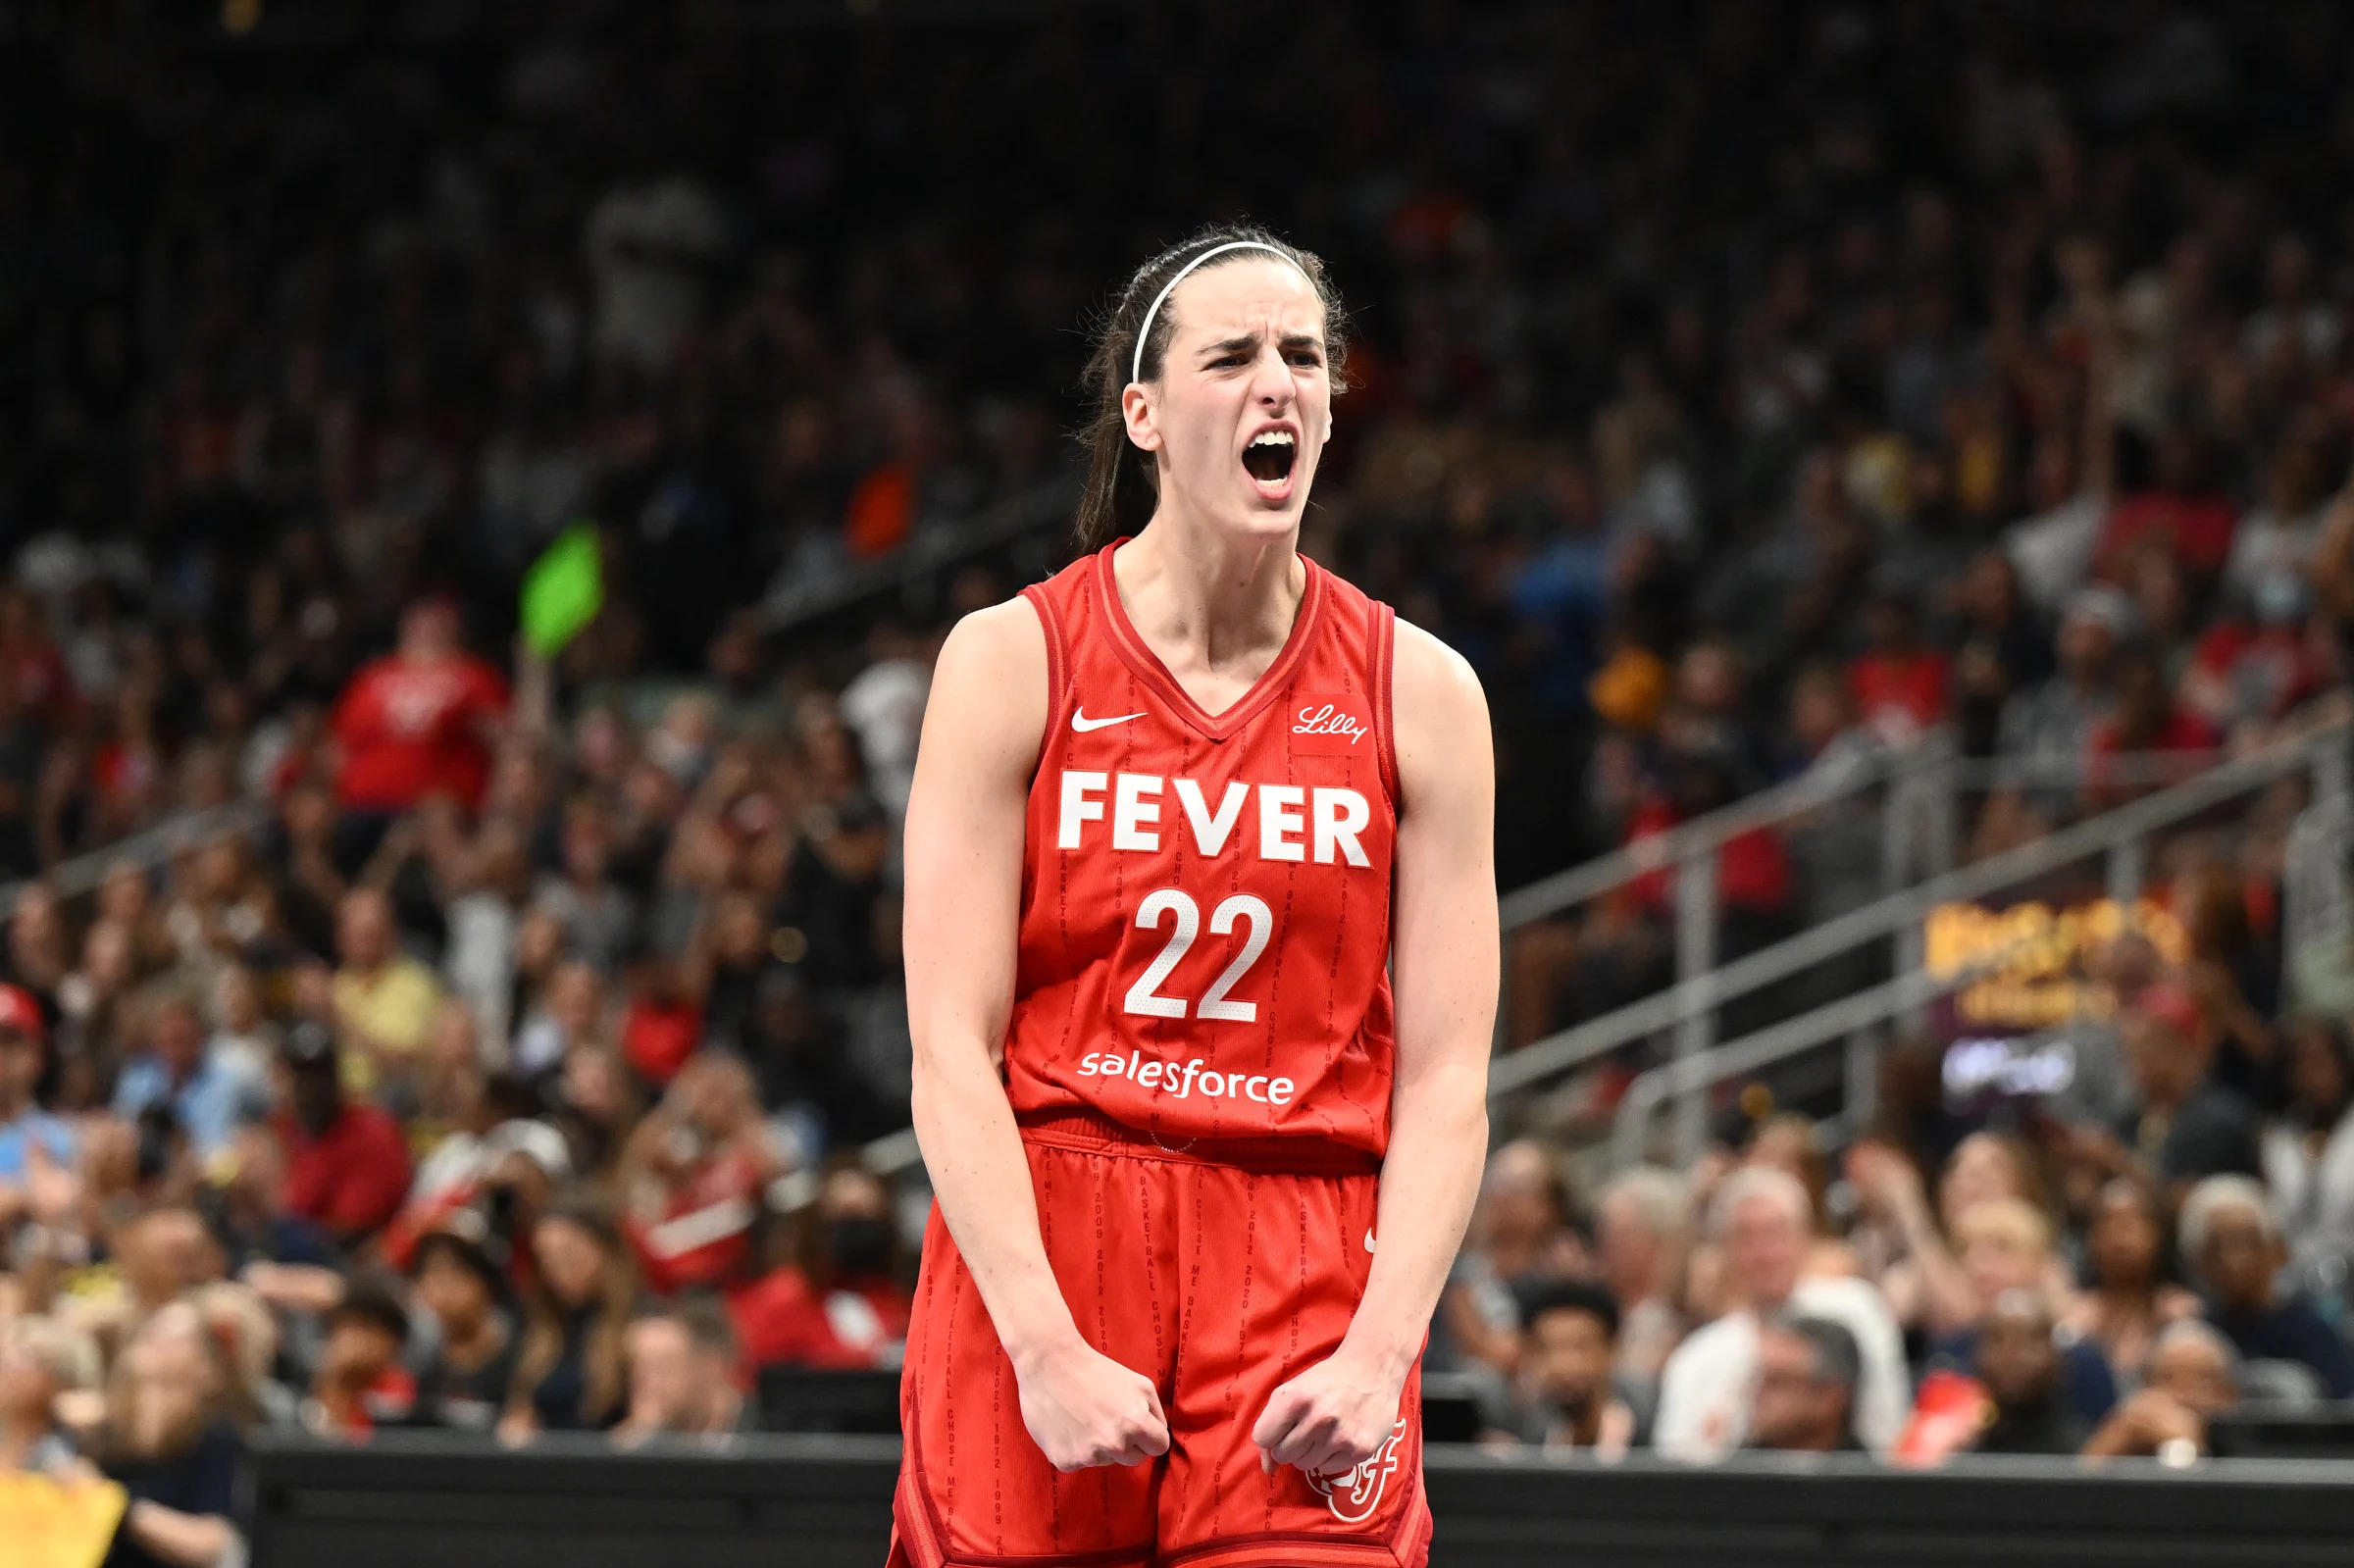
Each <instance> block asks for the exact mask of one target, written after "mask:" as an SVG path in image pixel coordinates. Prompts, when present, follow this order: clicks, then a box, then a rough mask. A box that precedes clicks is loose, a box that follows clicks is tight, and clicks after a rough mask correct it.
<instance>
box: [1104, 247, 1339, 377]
mask: <svg viewBox="0 0 2354 1568" xmlns="http://www.w3.org/2000/svg"><path fill="white" fill-rule="evenodd" d="M1230 250H1263V251H1265V252H1266V253H1267V254H1268V255H1270V256H1281V257H1282V258H1283V259H1284V260H1285V261H1287V262H1290V263H1291V264H1292V266H1293V267H1295V268H1297V269H1298V270H1299V273H1300V276H1301V277H1303V278H1306V277H1307V269H1306V268H1305V267H1301V266H1300V263H1299V262H1298V261H1297V260H1294V258H1293V256H1292V254H1291V252H1289V251H1287V250H1284V249H1283V248H1281V247H1280V246H1276V245H1270V244H1268V243H1267V242H1266V241H1265V240H1263V239H1230V240H1228V241H1227V242H1226V243H1225V244H1223V245H1212V246H1210V247H1209V249H1207V250H1205V251H1203V253H1202V254H1201V255H1199V256H1196V257H1195V258H1194V259H1193V260H1192V261H1190V262H1187V263H1186V264H1185V265H1184V266H1183V267H1180V268H1178V269H1177V276H1176V277H1174V278H1170V279H1169V280H1168V281H1167V282H1165V283H1163V284H1161V285H1160V292H1159V293H1157V294H1155V295H1153V296H1152V303H1151V306H1150V307H1149V308H1148V309H1147V310H1146V311H1145V325H1144V326H1143V327H1141V328H1139V329H1137V333H1136V360H1135V362H1134V363H1133V364H1131V365H1130V366H1129V367H1128V379H1130V380H1132V381H1141V380H1143V379H1145V344H1146V342H1147V341H1149V340H1150V339H1151V336H1152V318H1153V317H1155V316H1158V315H1159V314H1160V307H1161V305H1162V304H1163V303H1164V302H1166V301H1167V299H1168V297H1169V291H1170V290H1171V289H1173V288H1175V287H1176V286H1177V285H1178V284H1179V283H1182V282H1184V281H1185V278H1186V275H1187V274H1189V273H1191V272H1192V271H1193V270H1194V269H1195V268H1197V267H1199V266H1201V265H1202V264H1203V262H1205V261H1207V260H1209V259H1210V258H1211V257H1212V256H1223V255H1224V254H1226V252H1228V251H1230ZM1309 282H1310V283H1311V284H1312V283H1313V282H1314V279H1313V278H1309Z"/></svg>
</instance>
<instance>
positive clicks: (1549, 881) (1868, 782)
mask: <svg viewBox="0 0 2354 1568" xmlns="http://www.w3.org/2000/svg"><path fill="white" fill-rule="evenodd" d="M1926 765H1927V763H1926V762H1925V761H1917V760H1915V759H1913V758H1911V757H1909V756H1902V755H1897V754H1886V753H1884V754H1882V755H1880V756H1876V757H1873V758H1870V759H1868V761H1865V762H1863V763H1861V764H1859V765H1858V767H1857V769H1856V770H1855V772H1853V773H1852V774H1849V775H1847V776H1845V777H1843V778H1839V779H1830V778H1825V777H1823V776H1820V775H1817V774H1815V773H1812V772H1810V773H1802V774H1800V775H1799V776H1798V777H1797V778H1795V779H1791V780H1788V781H1786V782H1784V783H1782V784H1773V785H1770V786H1769V787H1767V788H1765V789H1761V790H1758V791H1757V792H1756V793H1754V794H1749V795H1744V796H1742V797H1741V798H1740V799H1739V800H1736V801H1734V802H1733V803H1732V804H1731V805H1729V806H1719V807H1718V808H1717V809H1716V810H1714V811H1712V812H1709V813H1708V814H1706V815H1705V816H1699V817H1694V818H1693V819H1692V820H1691V821H1689V822H1683V823H1678V824H1677V825H1676V826H1675V827H1673V828H1670V829H1668V830H1667V831H1666V832H1665V833H1662V834H1654V835H1650V836H1648V837H1644V838H1638V839H1636V840H1635V841H1634V842H1633V843H1630V844H1627V845H1626V846H1624V847H1623V848H1619V849H1614V850H1612V851H1611V853H1609V854H1607V855H1600V856H1597V857H1596V858H1594V859H1592V860H1589V861H1587V862H1586V863H1585V864H1583V865H1580V866H1571V867H1570V868H1569V869H1567V870H1566V871H1558V872H1555V873H1554V874H1553V875H1552V876H1550V877H1542V878H1539V879H1538V880H1537V881H1535V882H1532V883H1528V884H1525V885H1522V886H1519V887H1515V888H1513V889H1512V890H1511V891H1510V892H1509V893H1507V894H1505V895H1504V897H1503V898H1502V899H1500V900H1498V903H1497V914H1498V917H1499V923H1500V925H1501V927H1502V929H1503V930H1504V931H1506V932H1510V931H1512V930H1514V929H1515V928H1517V927H1520V926H1526V925H1530V924H1532V923H1534V922H1536V921H1539V920H1543V919H1544V918H1545V917H1546V916H1548V915H1554V914H1559V913H1560V912H1561V911H1562V910H1564V909H1567V908H1570V907H1571V906H1572V905H1576V904H1582V903H1585V902H1587V901H1589V900H1590V899H1593V898H1596V897H1599V896H1601V895H1602V894H1603V893H1607V892H1609V891H1610V890H1611V889H1612V888H1613V887H1620V886H1623V885H1626V884H1627V883H1630V882H1633V881H1635V880H1636V879H1637V878H1639V877H1647V876H1649V875H1650V874H1651V873H1653V872H1655V871H1659V870H1662V869H1663V868H1664V867H1667V866H1672V865H1675V864H1677V863H1678V862H1681V861H1685V860H1689V859H1691V858H1693V857H1695V856H1698V855H1705V854H1710V853H1713V852H1714V851H1715V850H1718V849H1721V848H1723V847H1724V845H1725V844H1726V843H1728V842H1729V841H1731V840H1732V839H1734V838H1738V837H1739V836H1740V835H1743V834H1745V833H1751V832H1754V831H1755V830H1757V829H1760V828H1766V827H1771V826H1773V825H1774V824H1776V823H1780V822H1786V821H1788V820H1789V819H1790V818H1792V817H1797V816H1803V815H1805V814H1806V813H1807V812H1810V811H1816V810H1819V809H1820V808H1821V807H1824V806H1827V805H1830V804H1832V803H1833V802H1835V801H1839V800H1844V799H1846V798H1847V797H1848V796H1849V795H1853V794H1860V793H1862V792H1863V791H1864V790H1866V789H1869V788H1872V787H1874V786H1876V785H1878V784H1885V783H1886V782H1887V781H1888V780H1889V779H1890V778H1891V777H1892V776H1894V775H1896V774H1898V773H1900V772H1902V771H1904V770H1905V769H1907V768H1911V767H1919V766H1926Z"/></svg>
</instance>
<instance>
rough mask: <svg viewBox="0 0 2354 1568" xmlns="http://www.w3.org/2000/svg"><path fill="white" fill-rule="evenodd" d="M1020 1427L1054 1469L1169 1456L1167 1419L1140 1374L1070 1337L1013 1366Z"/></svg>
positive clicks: (1150, 1385)
mask: <svg viewBox="0 0 2354 1568" xmlns="http://www.w3.org/2000/svg"><path fill="white" fill-rule="evenodd" d="M1014 1380H1015V1382H1016V1384H1017V1385H1018V1386H1019V1387H1020V1389H1021V1395H1022V1422H1023V1424H1024V1425H1025V1426H1027V1427H1028V1428H1029V1429H1030V1437H1031V1440H1032V1441H1033V1442H1036V1443H1037V1444H1038V1446H1039V1448H1040V1450H1041V1451H1042V1452H1044V1453H1045V1454H1046V1456H1047V1461H1048V1462H1049V1464H1051V1465H1053V1467H1054V1468H1055V1469H1057V1470H1085V1469H1088V1468H1089V1467H1090V1466H1093V1465H1133V1464H1142V1463H1144V1462H1145V1461H1146V1460H1147V1459H1151V1458H1153V1457H1155V1456H1157V1455H1159V1454H1164V1453H1167V1452H1168V1451H1169V1418H1168V1417H1167V1416H1166V1415H1165V1414H1163V1413H1162V1411H1161V1408H1160V1395H1159V1394H1158V1393H1156V1392H1155V1391H1153V1388H1152V1383H1151V1379H1149V1378H1147V1377H1146V1376H1145V1375H1144V1374H1143V1373H1141V1372H1137V1371H1134V1370H1133V1369H1131V1368H1128V1367H1124V1366H1122V1365H1120V1363H1118V1362H1117V1361H1114V1360H1112V1359H1111V1357H1109V1356H1107V1355H1104V1354H1102V1353H1100V1351H1098V1350H1097V1349H1096V1348H1095V1347H1094V1346H1093V1345H1090V1344H1089V1343H1088V1342H1087V1341H1086V1340H1080V1339H1078V1338H1075V1337H1074V1338H1073V1339H1071V1340H1066V1341H1064V1342H1063V1343H1061V1344H1059V1345H1057V1346H1055V1347H1054V1348H1053V1349H1050V1350H1048V1351H1045V1352H1043V1353H1042V1354H1040V1355H1039V1356H1038V1357H1037V1358H1036V1359H1035V1360H1032V1361H1029V1362H1027V1363H1024V1362H1019V1361H1017V1362H1016V1363H1015V1364H1014Z"/></svg>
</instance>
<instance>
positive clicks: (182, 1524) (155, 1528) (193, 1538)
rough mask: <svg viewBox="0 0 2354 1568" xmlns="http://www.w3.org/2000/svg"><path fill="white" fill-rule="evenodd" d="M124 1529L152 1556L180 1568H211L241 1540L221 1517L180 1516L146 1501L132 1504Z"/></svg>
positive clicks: (176, 1510)
mask: <svg viewBox="0 0 2354 1568" xmlns="http://www.w3.org/2000/svg"><path fill="white" fill-rule="evenodd" d="M124 1528H125V1529H126V1530H127V1531H128V1533H129V1535H130V1539H131V1540H133V1541H135V1542H137V1543H139V1545H140V1546H142V1547H143V1548H145V1549H146V1551H147V1552H148V1553H149V1554H150V1555H152V1556H156V1557H160V1558H162V1559H163V1560H164V1561H165V1562H168V1563H175V1564H178V1565H179V1568H211V1565H212V1564H214V1563H217V1562H219V1561H220V1560H221V1559H222V1557H223V1556H224V1555H226V1554H227V1553H228V1551H229V1549H230V1546H231V1545H232V1544H234V1543H236V1541H237V1539H238V1537H237V1527H236V1526H234V1525H232V1524H230V1522H229V1521H228V1520H226V1519H224V1518H222V1517H221V1516H220V1515H219V1514H210V1513H181V1512H180V1511H179V1509H177V1508H167V1507H165V1506H164V1505H163V1504H162V1503H160V1502H147V1501H144V1500H142V1501H138V1502H134V1503H132V1504H131V1505H130V1511H129V1512H128V1514H126V1515H125V1516H124Z"/></svg>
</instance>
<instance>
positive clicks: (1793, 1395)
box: [1748, 1312, 1864, 1453]
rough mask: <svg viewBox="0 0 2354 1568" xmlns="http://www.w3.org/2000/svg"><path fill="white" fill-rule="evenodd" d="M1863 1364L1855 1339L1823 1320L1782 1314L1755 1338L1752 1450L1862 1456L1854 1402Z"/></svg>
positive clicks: (1836, 1325) (1798, 1314)
mask: <svg viewBox="0 0 2354 1568" xmlns="http://www.w3.org/2000/svg"><path fill="white" fill-rule="evenodd" d="M1863 1367H1864V1358H1863V1354H1862V1352H1861V1351H1859V1350H1858V1349H1857V1348H1856V1337H1855V1336H1854V1335H1852V1334H1850V1333H1848V1331H1847V1330H1846V1329H1845V1328H1844V1327H1843V1326H1841V1325H1840V1324H1837V1323H1833V1322H1831V1321H1830V1320H1829V1319H1827V1318H1815V1317H1808V1316H1807V1315H1805V1314H1804V1313H1796V1312H1787V1313H1782V1314H1779V1315H1777V1316H1775V1317H1773V1318H1770V1319H1768V1320H1767V1321H1766V1323H1765V1324H1764V1326H1763V1327H1762V1328H1761V1329H1760V1330H1759V1332H1758V1375H1757V1391H1756V1393H1755V1394H1754V1395H1753V1396H1752V1398H1751V1403H1750V1415H1749V1432H1750V1437H1749V1442H1748V1446H1749V1447H1752V1448H1766V1449H1774V1450H1777V1451H1781V1452H1786V1453H1841V1452H1846V1453H1861V1452H1863V1451H1864V1443H1863V1442H1862V1441H1861V1440H1860V1439H1859V1438H1858V1437H1857V1435H1856V1396H1857V1391H1858V1390H1859V1389H1860V1388H1861V1387H1862V1386H1863V1376H1864V1372H1863Z"/></svg>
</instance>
